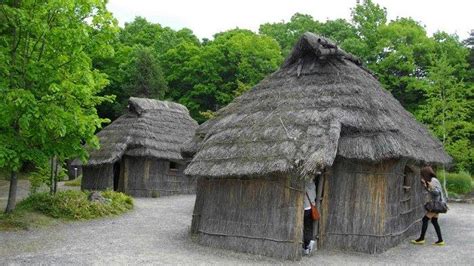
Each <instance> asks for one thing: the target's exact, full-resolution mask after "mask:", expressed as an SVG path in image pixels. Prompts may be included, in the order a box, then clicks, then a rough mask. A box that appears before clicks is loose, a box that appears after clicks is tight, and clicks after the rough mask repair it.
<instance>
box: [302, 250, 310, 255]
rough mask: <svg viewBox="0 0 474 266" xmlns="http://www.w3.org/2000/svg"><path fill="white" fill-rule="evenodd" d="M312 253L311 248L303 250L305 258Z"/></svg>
mask: <svg viewBox="0 0 474 266" xmlns="http://www.w3.org/2000/svg"><path fill="white" fill-rule="evenodd" d="M309 253H310V251H309V248H306V249H303V256H307V255H309Z"/></svg>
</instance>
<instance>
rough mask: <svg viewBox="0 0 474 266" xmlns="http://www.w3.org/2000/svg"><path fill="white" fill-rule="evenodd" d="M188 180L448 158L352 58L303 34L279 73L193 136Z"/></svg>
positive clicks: (187, 150)
mask: <svg viewBox="0 0 474 266" xmlns="http://www.w3.org/2000/svg"><path fill="white" fill-rule="evenodd" d="M197 139H199V140H200V143H199V145H198V144H197V143H187V145H186V147H185V148H184V152H185V153H186V154H192V153H195V157H194V159H193V160H192V162H191V163H190V165H189V166H188V168H187V169H186V172H185V173H186V174H188V175H192V176H205V177H231V176H234V177H235V176H261V175H267V174H271V173H285V172H290V171H293V172H298V173H300V174H301V175H302V176H308V175H311V174H314V173H315V172H316V171H318V170H319V169H322V168H324V167H326V166H331V165H332V164H333V162H334V160H335V158H336V156H341V157H344V158H348V159H356V160H363V161H369V162H378V161H382V160H386V159H392V158H408V159H412V160H416V161H419V162H427V163H437V164H446V163H449V162H450V160H451V158H450V157H449V156H448V155H447V154H446V153H445V152H444V150H443V147H442V144H441V143H440V142H439V141H438V140H437V139H436V138H434V137H433V136H432V135H431V134H430V132H429V131H428V130H427V128H426V127H425V126H423V125H422V124H420V123H418V122H417V121H416V120H415V118H414V117H413V115H411V114H410V113H409V112H407V111H406V110H405V109H404V108H403V107H402V106H401V104H400V103H399V102H398V101H397V100H396V99H395V98H394V97H393V96H392V95H391V94H390V92H388V91H386V90H385V89H383V88H382V87H381V85H380V83H379V82H378V81H377V80H376V79H375V78H374V77H373V75H372V74H371V73H370V72H369V71H368V70H366V69H364V68H363V67H362V66H361V63H360V61H359V60H358V59H357V58H355V57H354V56H352V55H349V54H347V53H346V52H344V51H343V50H341V49H338V48H337V47H336V46H335V45H334V44H333V43H331V42H330V41H329V40H327V39H325V38H322V37H319V36H316V35H314V34H312V33H305V34H304V35H303V37H302V38H301V39H300V40H299V42H298V43H297V45H296V46H295V48H294V49H293V51H292V53H291V54H290V56H289V57H288V58H287V59H286V61H285V63H284V64H283V66H282V67H281V68H280V69H279V70H278V71H276V72H275V73H273V74H272V75H270V76H268V77H267V78H266V79H264V80H263V81H261V82H260V83H259V84H258V85H256V86H255V87H254V88H253V89H251V90H250V91H248V92H247V93H244V94H243V95H242V96H240V97H238V98H236V99H235V100H234V101H233V102H232V103H231V104H229V105H228V106H226V107H225V108H223V109H221V110H220V111H219V112H218V113H217V115H216V117H215V118H214V119H212V120H210V121H208V122H206V123H204V124H203V125H201V126H200V128H199V129H198V130H197V134H196V137H195V141H196V140H197Z"/></svg>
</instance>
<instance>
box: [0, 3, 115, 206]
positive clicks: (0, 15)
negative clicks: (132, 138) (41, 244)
mask: <svg viewBox="0 0 474 266" xmlns="http://www.w3.org/2000/svg"><path fill="white" fill-rule="evenodd" d="M105 5H106V1H99V0H75V1H71V0H48V1H33V0H22V1H21V0H10V1H3V3H2V4H1V6H0V22H1V23H0V58H2V59H3V60H2V62H1V63H0V64H1V67H0V70H1V72H0V93H1V94H2V96H3V97H2V98H1V99H0V121H2V123H1V124H0V168H4V169H7V170H9V171H10V172H11V173H12V175H11V176H12V178H11V182H10V194H9V201H8V205H7V208H6V211H7V212H9V211H11V210H13V208H14V205H15V194H16V187H15V186H16V174H17V172H18V170H19V169H20V168H21V166H22V165H23V164H24V163H25V162H28V161H33V162H35V163H36V164H38V165H41V164H44V163H47V161H48V158H52V157H57V158H58V159H65V158H68V157H71V156H80V157H81V158H84V157H86V156H87V153H86V151H85V150H84V148H83V144H89V145H91V146H97V145H98V141H97V138H96V137H95V135H94V133H95V131H96V129H97V128H98V127H100V126H101V123H103V122H105V120H103V119H100V118H99V117H98V116H97V112H96V109H95V106H96V105H97V104H99V103H100V102H102V101H104V100H106V98H104V97H99V96H97V93H98V92H99V91H100V90H101V89H102V88H103V87H104V86H105V85H106V84H107V79H106V77H105V76H104V74H102V73H100V72H98V71H97V70H94V69H93V68H92V61H91V58H90V57H91V56H93V55H103V54H105V53H110V52H112V49H110V47H109V45H108V42H109V38H110V36H112V35H113V34H114V32H115V29H116V22H115V20H114V18H113V17H112V15H111V14H110V13H109V12H108V11H107V10H106V7H105Z"/></svg>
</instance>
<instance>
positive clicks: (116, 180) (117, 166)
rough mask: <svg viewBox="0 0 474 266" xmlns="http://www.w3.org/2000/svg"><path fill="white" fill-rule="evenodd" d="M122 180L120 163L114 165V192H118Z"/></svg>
mask: <svg viewBox="0 0 474 266" xmlns="http://www.w3.org/2000/svg"><path fill="white" fill-rule="evenodd" d="M119 180H120V161H118V162H115V163H114V191H117V190H118V186H119Z"/></svg>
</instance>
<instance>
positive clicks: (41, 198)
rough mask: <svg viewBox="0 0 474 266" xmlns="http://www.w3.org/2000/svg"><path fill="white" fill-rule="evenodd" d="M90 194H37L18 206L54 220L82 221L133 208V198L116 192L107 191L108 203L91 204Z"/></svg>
mask: <svg viewBox="0 0 474 266" xmlns="http://www.w3.org/2000/svg"><path fill="white" fill-rule="evenodd" d="M88 196H89V193H88V192H82V191H75V190H66V191H60V192H58V193H56V194H54V195H51V194H49V193H36V194H33V195H30V196H29V197H28V198H26V199H24V200H23V201H21V202H20V203H19V204H18V207H17V208H18V209H19V210H34V211H38V212H40V213H43V214H45V215H48V216H51V217H53V218H63V219H68V220H82V219H93V218H98V217H104V216H108V215H118V214H121V213H124V212H126V211H128V210H130V209H132V208H133V200H132V198H131V197H129V196H127V195H125V194H123V193H120V192H114V191H105V192H103V193H102V196H103V197H104V198H106V199H107V200H108V201H107V202H106V203H101V202H97V201H94V202H91V201H89V200H88Z"/></svg>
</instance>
